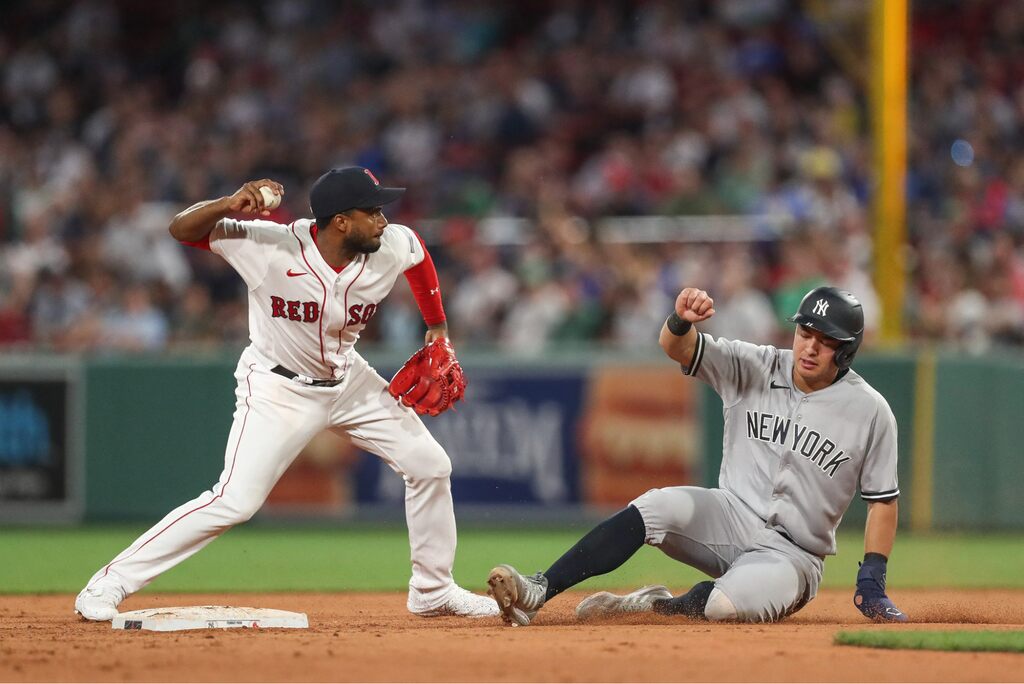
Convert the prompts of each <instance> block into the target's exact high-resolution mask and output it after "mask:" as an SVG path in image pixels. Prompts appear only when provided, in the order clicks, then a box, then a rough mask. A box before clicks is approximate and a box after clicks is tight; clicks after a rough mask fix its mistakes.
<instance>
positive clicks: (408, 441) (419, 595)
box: [75, 167, 498, 620]
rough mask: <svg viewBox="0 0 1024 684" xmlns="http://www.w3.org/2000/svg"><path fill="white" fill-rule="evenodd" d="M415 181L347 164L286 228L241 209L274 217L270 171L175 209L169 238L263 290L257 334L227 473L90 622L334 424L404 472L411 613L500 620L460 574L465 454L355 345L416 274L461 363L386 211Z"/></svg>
mask: <svg viewBox="0 0 1024 684" xmlns="http://www.w3.org/2000/svg"><path fill="white" fill-rule="evenodd" d="M403 191H404V188H387V187H382V186H381V185H380V183H379V182H378V181H377V179H376V178H375V177H374V176H373V174H372V173H371V172H370V171H368V170H367V169H364V168H361V167H346V168H341V169H333V170H331V171H329V172H327V173H326V174H324V175H323V176H321V177H320V178H319V179H318V180H317V181H316V183H315V184H314V185H313V187H312V190H311V192H310V198H309V200H310V208H311V210H312V212H313V215H314V216H315V217H316V218H315V220H312V219H300V220H298V221H295V222H294V223H292V224H291V225H287V226H286V225H281V224H278V223H274V222H271V221H267V220H259V219H256V220H244V221H240V220H234V219H230V218H227V217H228V215H230V214H237V213H242V214H250V215H253V216H267V215H269V210H268V205H267V203H268V202H271V203H272V205H271V207H270V208H272V206H273V205H276V203H277V202H279V198H280V196H281V195H282V194H283V192H284V188H283V187H281V185H280V184H278V183H275V182H274V181H271V180H259V181H252V182H249V183H246V184H245V185H243V186H242V187H241V188H240V189H239V190H238V191H237V192H236V193H235V194H233V195H232V196H230V197H222V198H220V199H216V200H210V201H207V202H200V203H199V204H196V205H194V206H192V207H189V208H188V209H186V210H185V211H183V212H181V213H180V214H178V215H177V216H175V218H174V220H173V221H172V222H171V225H170V232H171V235H173V236H174V237H175V238H176V239H178V240H180V241H182V242H184V243H187V244H191V245H194V246H199V247H204V248H206V249H209V250H212V251H213V252H214V253H216V254H219V255H220V256H222V257H223V258H224V259H226V260H227V262H228V263H229V264H231V265H232V266H233V267H234V268H235V270H236V271H238V273H239V275H241V276H242V278H243V279H244V280H245V283H246V284H247V285H248V288H249V327H250V339H251V344H250V345H249V346H248V347H246V349H245V351H243V352H242V356H241V359H240V360H239V362H238V366H237V369H236V371H235V379H236V380H237V382H238V384H237V388H236V390H235V398H236V403H235V414H234V423H233V425H232V427H231V432H230V434H229V435H228V442H227V448H226V449H225V453H224V471H223V472H222V473H221V476H220V479H219V481H218V482H217V483H216V484H215V485H214V486H213V487H212V488H211V489H210V490H209V491H206V492H204V493H202V494H200V495H199V497H197V498H196V499H193V500H192V501H190V502H188V503H186V504H184V505H182V506H179V507H178V508H176V509H175V510H173V511H171V512H170V513H169V514H168V515H167V516H166V517H165V518H164V519H163V520H161V521H160V522H159V523H157V524H156V525H155V526H154V527H152V528H151V529H150V530H148V531H147V532H146V533H144V534H143V535H142V536H141V537H139V538H138V539H137V540H135V542H134V543H133V544H132V545H131V546H129V547H128V548H127V549H125V550H124V551H123V552H121V553H120V554H118V555H117V556H116V557H115V558H114V559H113V560H112V561H111V562H110V563H108V564H107V565H105V566H103V567H102V568H100V569H99V571H98V572H96V574H95V575H93V577H92V579H90V580H89V583H88V584H87V585H86V587H85V589H83V590H82V592H81V593H80V594H79V595H78V598H77V599H76V600H75V610H76V611H77V612H78V613H79V614H81V615H82V617H84V618H86V619H89V620H111V619H112V618H114V617H115V616H116V615H117V606H118V604H120V603H121V601H122V600H123V599H124V598H125V597H126V596H127V595H129V594H132V593H134V592H136V591H138V590H140V589H141V588H142V587H144V586H146V585H147V584H149V583H150V582H151V581H153V579H155V578H156V577H157V576H158V575H160V574H161V573H163V572H164V571H166V570H168V569H170V568H172V567H174V566H175V565H177V564H178V563H180V562H182V561H183V560H185V559H186V558H188V557H189V556H191V555H192V554H194V553H196V552H197V551H199V550H200V549H201V548H203V547H204V546H206V545H207V544H208V543H210V542H211V541H213V540H214V539H215V538H216V537H217V536H218V535H220V534H221V533H223V532H225V531H226V530H228V529H229V528H231V527H232V526H234V525H237V524H239V523H242V522H245V521H246V520H248V519H249V518H251V517H252V516H253V514H255V513H256V511H258V510H259V509H260V507H261V506H262V505H263V502H264V501H265V500H266V498H267V495H268V494H269V493H270V490H271V489H272V488H273V486H274V484H275V483H276V482H277V481H278V479H279V478H280V477H281V475H282V474H283V473H284V471H285V470H286V469H287V468H288V466H289V465H290V464H291V462H292V461H293V460H294V459H295V457H296V456H297V455H298V453H299V452H300V451H301V450H302V448H303V447H304V446H305V445H306V444H307V443H308V442H309V441H310V439H312V437H313V436H314V435H316V434H317V433H319V432H321V431H322V430H325V429H330V430H332V431H334V432H337V433H340V434H345V435H347V436H348V437H349V438H350V439H351V440H352V442H353V443H354V444H356V445H357V446H358V447H360V448H362V449H365V450H366V451H369V452H371V453H374V454H376V455H377V456H379V457H381V458H382V459H384V461H385V462H386V463H387V464H388V465H389V466H390V467H391V469H392V470H394V471H395V472H397V473H398V474H400V475H401V476H402V477H403V478H404V479H405V485H406V496H405V510H406V520H407V523H408V527H409V543H410V546H411V550H412V579H411V580H410V581H409V597H408V602H407V605H408V608H409V610H410V611H411V612H412V613H415V614H416V615H422V616H428V617H429V616H437V615H460V616H466V617H484V616H490V615H495V616H496V615H498V610H497V608H496V607H495V605H494V602H493V601H491V600H490V599H489V598H487V597H486V596H480V595H477V594H473V593H471V592H469V591H466V590H465V589H463V588H461V587H459V586H458V585H456V584H455V582H454V580H453V578H452V564H453V562H454V559H455V544H456V532H455V513H454V508H453V505H452V496H451V482H450V480H449V475H450V473H451V462H450V460H449V459H448V455H447V454H446V453H445V451H444V449H443V448H442V447H441V446H440V445H439V444H438V443H437V442H436V441H435V440H434V438H433V437H432V436H431V435H430V433H429V432H428V431H427V429H426V428H425V427H424V425H423V423H422V421H421V420H420V418H419V416H418V415H417V413H419V412H428V411H427V409H425V408H421V407H420V405H419V404H418V403H417V401H418V400H419V398H420V397H415V398H412V399H410V398H409V397H406V396H404V395H399V394H398V393H397V392H394V383H392V387H391V388H389V386H388V383H387V382H386V381H385V380H384V379H382V378H381V376H379V375H378V374H377V373H376V372H375V371H374V370H373V368H371V367H370V366H369V364H367V362H366V361H365V360H364V359H363V358H362V357H361V356H360V355H359V354H358V353H357V352H356V351H355V348H354V346H355V343H356V340H357V339H358V338H359V333H360V331H362V329H363V328H364V327H365V326H366V324H367V323H368V322H369V320H370V319H371V318H372V317H373V315H374V313H375V312H376V310H377V307H378V306H379V305H380V302H381V300H382V299H384V297H385V296H387V294H388V293H389V292H390V291H391V288H392V286H393V285H394V283H395V280H396V278H398V276H399V274H404V275H405V276H406V278H407V279H408V280H409V283H410V286H411V287H412V290H413V294H414V296H415V297H416V300H417V303H418V304H419V307H420V310H421V312H422V313H423V316H424V319H425V320H426V323H427V325H428V330H427V334H426V342H427V343H428V349H430V350H433V351H436V352H438V353H440V354H441V355H442V356H446V357H448V358H447V363H448V365H449V367H450V366H452V365H454V366H456V367H457V362H456V361H455V360H454V355H453V354H452V353H451V347H450V345H448V343H447V339H446V338H447V335H448V329H447V325H446V323H445V316H444V309H443V307H442V303H441V296H440V291H439V289H438V284H437V283H438V281H437V273H436V271H435V269H434V265H433V262H432V261H431V259H430V255H429V254H428V253H427V251H426V248H425V247H424V245H423V242H422V241H421V240H420V238H419V236H418V235H417V234H416V233H415V232H413V231H412V230H411V229H409V228H408V227H406V226H403V225H397V224H389V223H388V221H387V219H386V218H385V217H384V214H383V213H382V210H381V207H382V206H383V205H385V204H387V203H389V202H392V201H394V200H396V199H398V197H399V196H400V195H401V194H402V192H403ZM431 343H432V344H431ZM414 358H415V357H414ZM410 362H412V360H410ZM458 372H459V375H460V379H461V369H460V368H459V369H458ZM403 377H404V385H405V387H404V388H403V391H404V390H407V389H408V388H409V385H410V384H412V385H415V378H411V376H409V374H408V373H406V375H405V376H403ZM396 380H397V376H396ZM429 387H430V388H432V391H431V392H430V393H429V394H430V398H431V401H442V402H444V401H449V400H452V399H453V397H451V396H450V395H449V393H448V391H447V390H444V391H441V389H439V386H438V385H437V384H435V383H429ZM427 388H428V385H426V384H423V383H420V390H423V392H421V391H420V390H417V391H416V393H417V394H423V393H425V390H426V389H427ZM389 389H390V390H392V392H391V393H389ZM460 393H461V391H460ZM393 394H394V396H393ZM395 396H398V397H399V399H401V401H398V400H396V398H395ZM455 398H457V397H455ZM445 407H446V405H443V406H441V407H440V409H438V410H443V408H445ZM414 408H415V410H414ZM429 412H431V413H434V412H435V409H431V410H430V411H429Z"/></svg>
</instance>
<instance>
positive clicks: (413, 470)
mask: <svg viewBox="0 0 1024 684" xmlns="http://www.w3.org/2000/svg"><path fill="white" fill-rule="evenodd" d="M403 460H404V461H405V462H406V464H407V465H406V467H405V472H404V473H403V474H404V475H405V476H406V477H407V478H408V479H410V480H438V479H447V478H448V477H449V476H451V474H452V461H451V459H450V458H448V453H447V452H446V451H445V450H444V448H443V447H442V446H441V445H440V444H438V443H437V442H436V441H434V440H429V441H425V442H424V443H423V444H422V445H420V446H417V447H416V449H415V450H414V451H413V453H412V454H411V455H410V457H409V458H406V459H403Z"/></svg>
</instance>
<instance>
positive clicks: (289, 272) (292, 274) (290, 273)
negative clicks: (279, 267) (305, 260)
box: [285, 268, 306, 278]
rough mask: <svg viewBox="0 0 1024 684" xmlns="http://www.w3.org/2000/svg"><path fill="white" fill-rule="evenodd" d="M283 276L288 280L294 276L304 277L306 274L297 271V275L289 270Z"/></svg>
mask: <svg viewBox="0 0 1024 684" xmlns="http://www.w3.org/2000/svg"><path fill="white" fill-rule="evenodd" d="M285 275H287V276H288V277H289V278H294V277H295V276H300V275H306V272H305V271H299V272H298V273H294V272H293V271H292V269H290V268H289V269H288V273H286V274H285Z"/></svg>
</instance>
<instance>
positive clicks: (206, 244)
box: [179, 235, 213, 252]
mask: <svg viewBox="0 0 1024 684" xmlns="http://www.w3.org/2000/svg"><path fill="white" fill-rule="evenodd" d="M179 242H180V243H181V244H183V245H188V246H189V247H198V248H199V249H205V250H206V251H207V252H212V251H213V250H212V249H210V236H209V235H207V236H206V237H204V238H203V239H202V240H197V241H196V242H186V241H185V240H180V241H179Z"/></svg>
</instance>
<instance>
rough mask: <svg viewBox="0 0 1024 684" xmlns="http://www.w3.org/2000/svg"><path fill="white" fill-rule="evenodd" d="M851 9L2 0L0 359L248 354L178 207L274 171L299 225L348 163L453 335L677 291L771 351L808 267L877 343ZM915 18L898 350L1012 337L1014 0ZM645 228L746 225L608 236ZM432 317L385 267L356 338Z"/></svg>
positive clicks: (514, 339) (1022, 18) (602, 311)
mask: <svg viewBox="0 0 1024 684" xmlns="http://www.w3.org/2000/svg"><path fill="white" fill-rule="evenodd" d="M865 6H866V3H860V2H835V3H797V2H793V1H786V0H760V1H758V2H751V1H749V0H719V1H717V2H710V1H705V2H696V1H695V2H685V3H684V2H677V1H675V0H637V1H635V2H629V3H627V2H601V3H588V2H584V1H583V0H554V1H550V0H547V1H544V2H540V1H539V0H525V1H523V2H517V3H478V2H471V1H468V0H403V1H398V2H389V3H367V2H346V3H333V2H329V1H328V0H262V1H251V2H199V1H186V2H180V3H138V2H128V1H123V2H116V1H114V0H76V1H74V2H62V1H60V0H45V1H43V0H36V1H32V2H28V1H24V2H12V3H5V7H4V10H3V13H4V15H3V22H2V28H0V345H3V346H4V347H6V348H21V349H29V350H38V349H52V350H57V351H106V350H117V351H125V350H128V351H148V350H162V349H167V348H182V349H188V350H192V349H196V348H203V347H206V348H217V347H219V346H221V345H225V344H228V345H230V344H241V343H242V342H243V341H244V340H245V339H246V337H247V314H246V300H245V286H244V284H243V283H242V281H241V279H240V278H239V277H238V276H237V275H235V273H234V272H233V271H232V270H231V269H230V267H229V266H227V265H226V263H224V262H223V261H222V260H220V259H219V258H218V257H216V256H214V255H212V254H210V253H208V252H204V251H202V250H198V249H193V248H188V247H183V246H181V245H179V244H177V243H176V242H175V241H174V240H173V239H171V238H170V236H169V235H168V233H167V225H168V223H169V221H170V219H171V217H172V216H173V215H174V214H175V213H176V212H178V211H180V210H181V209H183V208H185V207H187V206H189V205H191V204H193V203H195V202H198V201H200V200H204V199H210V198H214V197H219V196H223V195H228V194H231V193H232V192H234V191H235V190H236V189H237V188H238V187H239V186H240V185H241V184H242V183H243V182H244V181H246V180H252V179H258V178H273V179H275V180H277V181H280V182H281V183H283V184H284V186H285V188H286V196H285V202H284V204H283V205H282V207H281V208H280V209H278V210H276V212H275V215H274V217H273V218H275V220H279V221H281V222H289V221H290V220H292V219H294V218H297V217H303V216H308V215H309V213H308V206H307V201H306V198H307V193H308V189H309V185H310V184H311V182H312V181H313V180H314V179H315V178H316V177H317V176H319V175H320V174H321V173H322V172H323V171H325V170H326V169H328V168H330V167H332V166H339V165H345V164H360V165H363V166H366V167H369V168H371V169H372V170H373V171H374V172H375V173H376V174H377V176H378V177H380V178H381V179H382V180H383V181H384V182H385V184H388V185H402V186H406V187H408V188H409V190H408V192H407V194H406V196H405V198H404V199H403V200H402V201H401V203H400V204H398V205H396V206H395V207H394V209H393V211H392V212H391V213H389V214H388V218H389V219H390V220H391V221H393V222H397V223H404V224H407V225H410V226H411V227H413V228H415V229H417V230H420V231H421V232H422V233H423V235H424V237H425V239H426V240H427V244H428V245H429V246H430V249H431V253H432V255H433V257H434V260H435V263H436V264H437V265H438V270H439V273H440V277H441V282H442V291H443V293H444V297H445V306H446V310H447V312H448V316H449V323H450V326H451V328H452V332H453V336H454V339H455V340H456V342H457V343H459V344H467V345H470V344H471V345H475V346H480V347H499V348H504V349H507V350H511V351H517V352H522V353H541V352H543V351H544V350H545V349H550V348H554V347H558V348H564V347H565V346H567V345H571V344H576V343H580V344H591V343H595V342H598V343H604V344H609V345H619V346H622V347H639V346H651V345H652V343H653V340H654V339H655V338H656V335H657V330H658V329H659V327H660V325H661V323H662V321H663V320H664V318H665V315H666V314H667V312H668V311H670V309H671V305H672V304H671V303H672V300H673V297H674V295H675V294H676V293H677V292H678V290H679V288H680V287H681V286H684V285H696V286H700V287H703V288H705V289H707V290H709V291H710V292H711V294H712V296H714V297H715V300H716V310H717V312H718V313H717V315H716V316H715V317H714V318H713V319H712V320H711V321H710V322H709V327H710V328H712V331H713V332H715V333H716V334H723V335H727V336H730V337H739V338H743V339H749V340H753V341H758V342H781V343H784V342H785V341H786V340H787V339H788V337H789V336H790V335H791V332H790V328H789V327H788V326H786V325H785V323H784V321H785V316H786V315H788V314H789V313H791V312H792V311H793V310H794V309H795V307H796V304H797V302H798V301H799V298H800V296H801V295H802V294H803V293H804V292H805V291H806V290H807V289H809V288H810V287H812V286H815V285H817V284H820V283H823V282H829V283H832V284H837V285H840V286H842V287H845V288H847V289H849V290H851V291H853V292H854V293H856V294H857V295H858V296H860V297H861V299H862V301H863V302H864V305H865V310H866V312H867V316H868V328H869V330H868V335H869V339H870V338H871V336H872V335H873V334H874V331H876V330H877V328H878V324H879V316H880V310H879V303H878V296H877V293H876V292H875V290H874V286H873V283H872V278H871V273H872V230H873V226H872V221H871V215H870V193H871V186H872V178H871V156H872V153H873V152H872V146H871V134H870V130H869V123H870V122H869V120H868V112H869V105H868V102H867V94H868V93H869V91H870V89H871V88H872V87H873V85H872V84H871V83H870V75H869V70H868V63H867V56H866V49H865V48H866V46H867V44H868V42H867V35H866V26H865V23H866V17H865V15H864V7H865ZM814 7H817V9H818V11H819V14H817V15H809V14H807V13H806V12H807V11H809V10H808V9H806V8H814ZM912 25H913V29H912V48H911V59H910V63H911V81H910V89H911V93H910V94H911V103H910V112H909V120H910V131H909V145H910V150H909V166H910V169H909V177H908V184H907V199H908V234H909V244H908V248H907V255H906V257H907V263H908V265H909V269H910V270H909V273H908V288H907V297H906V305H905V313H904V318H905V321H906V325H907V332H908V335H909V336H910V337H911V338H912V339H916V340H936V341H944V342H949V343H955V344H959V345H962V346H963V347H964V348H966V349H969V350H971V351H974V352H979V351H984V350H986V349H989V348H991V347H993V346H996V345H1015V346H1022V345H1024V155H1022V154H1020V151H1021V150H1022V149H1024V145H1022V143H1024V2H1022V1H1021V0H1012V1H1011V0H1006V1H996V0H991V1H990V0H978V1H976V2H972V3H956V2H951V1H949V2H942V1H934V2H915V3H914V15H913V17H912ZM652 216H663V217H676V216H686V217H700V216H724V217H730V220H731V221H732V223H733V224H735V225H738V226H743V227H747V228H748V230H747V232H746V233H745V234H744V235H743V236H740V237H732V238H730V239H722V238H718V237H716V236H714V235H711V236H709V235H708V234H707V233H706V232H702V233H699V234H698V233H692V234H691V233H690V232H688V231H686V230H683V229H680V230H678V231H676V232H675V233H672V234H667V235H666V236H665V237H664V239H662V240H660V241H649V240H648V241H643V242H632V241H630V240H628V239H626V240H623V239H615V240H612V239H603V238H602V234H601V232H600V230H598V227H599V226H600V225H602V221H603V220H605V219H607V218H608V217H652ZM496 217H506V218H508V219H510V220H509V221H506V222H505V225H507V226H512V230H505V231H504V232H502V233H494V232H485V231H484V230H482V228H481V226H483V225H484V224H485V223H486V222H488V221H490V222H491V224H493V223H494V219H495V218H496ZM512 219H515V220H512ZM769 219H770V220H769ZM619 224H620V225H625V226H627V228H628V226H629V221H628V219H622V220H620V221H619ZM627 235H628V232H627ZM422 332H423V324H422V320H421V319H420V317H419V314H418V312H417V310H416V308H415V304H414V302H413V300H412V297H411V295H410V294H409V293H408V288H407V287H406V286H405V285H404V283H402V282H401V281H400V282H399V284H398V286H397V287H396V289H395V292H394V293H393V294H392V295H391V297H390V298H389V299H388V300H387V302H386V303H385V305H384V306H383V307H382V309H381V313H380V314H379V315H378V316H377V317H376V319H375V322H374V323H373V324H371V326H370V327H369V328H368V329H367V331H366V332H365V333H364V337H366V338H369V339H370V341H371V342H376V343H380V344H384V345H388V346H391V347H394V348H402V349H409V348H411V347H413V346H416V345H417V344H419V343H420V341H421V340H422Z"/></svg>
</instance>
